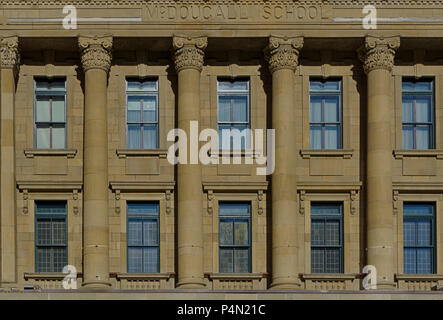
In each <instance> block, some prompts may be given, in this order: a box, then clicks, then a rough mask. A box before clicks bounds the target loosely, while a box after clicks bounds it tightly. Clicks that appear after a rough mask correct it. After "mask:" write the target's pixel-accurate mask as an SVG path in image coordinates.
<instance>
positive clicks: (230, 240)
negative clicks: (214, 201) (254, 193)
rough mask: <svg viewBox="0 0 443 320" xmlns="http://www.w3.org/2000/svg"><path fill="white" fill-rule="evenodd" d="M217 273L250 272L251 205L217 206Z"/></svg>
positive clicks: (223, 204)
mask: <svg viewBox="0 0 443 320" xmlns="http://www.w3.org/2000/svg"><path fill="white" fill-rule="evenodd" d="M219 222H220V223H219V272H220V273H248V272H251V204H250V203H244V202H220V204H219Z"/></svg>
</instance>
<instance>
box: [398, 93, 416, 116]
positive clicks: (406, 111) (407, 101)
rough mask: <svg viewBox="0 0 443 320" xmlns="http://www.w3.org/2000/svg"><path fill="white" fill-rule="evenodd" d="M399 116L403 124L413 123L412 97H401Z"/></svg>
mask: <svg viewBox="0 0 443 320" xmlns="http://www.w3.org/2000/svg"><path fill="white" fill-rule="evenodd" d="M401 116H402V121H403V122H412V121H414V97H411V96H404V97H403V103H402V113H401Z"/></svg>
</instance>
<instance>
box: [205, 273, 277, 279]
mask: <svg viewBox="0 0 443 320" xmlns="http://www.w3.org/2000/svg"><path fill="white" fill-rule="evenodd" d="M205 275H206V276H207V277H208V278H209V279H211V280H254V279H258V280H260V279H263V278H267V276H268V274H267V273H206V274H205Z"/></svg>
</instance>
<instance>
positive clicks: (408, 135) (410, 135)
mask: <svg viewBox="0 0 443 320" xmlns="http://www.w3.org/2000/svg"><path fill="white" fill-rule="evenodd" d="M402 143H403V149H414V128H413V127H412V126H403V132H402Z"/></svg>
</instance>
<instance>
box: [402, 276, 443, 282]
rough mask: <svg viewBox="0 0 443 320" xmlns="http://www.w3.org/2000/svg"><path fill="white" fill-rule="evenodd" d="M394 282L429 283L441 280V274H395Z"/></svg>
mask: <svg viewBox="0 0 443 320" xmlns="http://www.w3.org/2000/svg"><path fill="white" fill-rule="evenodd" d="M395 279H396V280H406V281H431V280H434V281H436V280H443V274H396V275H395Z"/></svg>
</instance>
